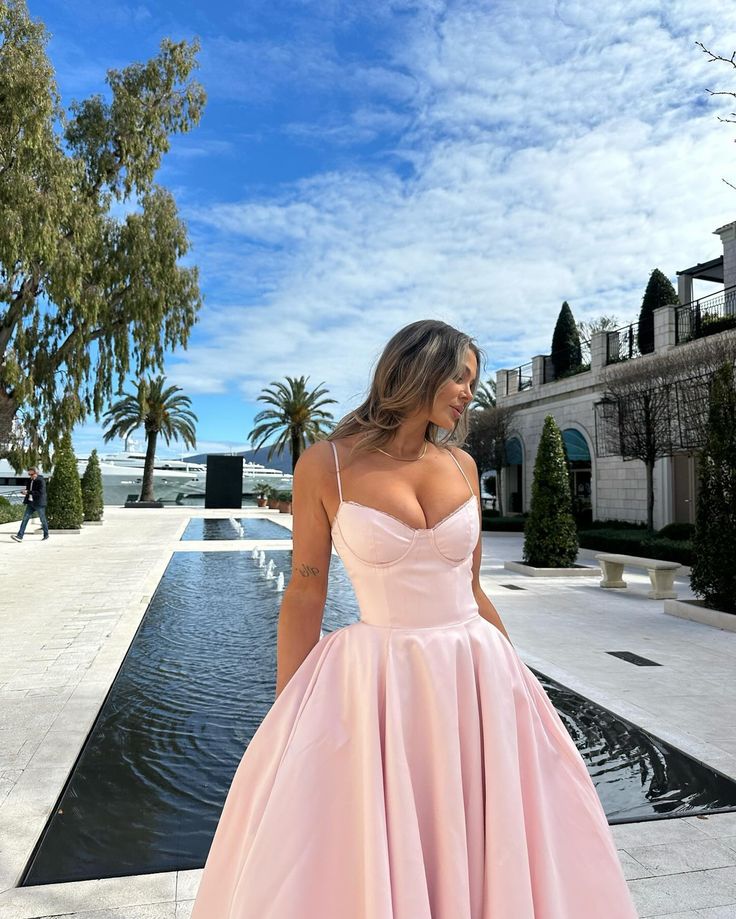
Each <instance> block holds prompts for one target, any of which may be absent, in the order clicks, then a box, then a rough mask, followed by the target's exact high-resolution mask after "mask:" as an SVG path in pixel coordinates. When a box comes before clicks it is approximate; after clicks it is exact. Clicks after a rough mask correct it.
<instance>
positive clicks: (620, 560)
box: [595, 552, 682, 600]
mask: <svg viewBox="0 0 736 919" xmlns="http://www.w3.org/2000/svg"><path fill="white" fill-rule="evenodd" d="M595 559H596V561H597V562H600V565H601V570H602V571H603V580H602V581H601V582H600V584H601V587H626V581H624V579H623V573H624V565H628V566H629V567H630V568H644V569H646V571H647V574H648V575H649V580H650V582H651V584H652V589H651V590H650V591H649V593H648V594H647V596H648V597H649V599H650V600H676V599H677V594H676V593H675V589H674V581H675V574H676V573H677V572H678V571H679V569H680V568H681V567H682V565H680V563H679V562H663V561H662V560H661V559H658V558H638V557H637V556H635V555H613V554H611V553H607V552H602V553H601V554H600V555H596V557H595Z"/></svg>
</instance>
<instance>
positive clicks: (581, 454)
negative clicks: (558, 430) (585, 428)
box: [562, 428, 590, 463]
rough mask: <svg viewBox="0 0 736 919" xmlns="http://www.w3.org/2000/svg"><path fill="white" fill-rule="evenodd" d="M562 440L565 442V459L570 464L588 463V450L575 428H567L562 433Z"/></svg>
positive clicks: (583, 439)
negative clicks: (576, 462)
mask: <svg viewBox="0 0 736 919" xmlns="http://www.w3.org/2000/svg"><path fill="white" fill-rule="evenodd" d="M562 439H563V440H564V441H565V450H566V451H567V458H568V459H569V460H570V462H571V463H572V462H575V461H576V460H577V461H581V462H586V463H589V462H590V450H589V449H588V444H587V443H586V440H585V438H584V437H583V435H582V434H581V433H580V431H576V430H575V428H567V429H566V430H565V431H563V432H562Z"/></svg>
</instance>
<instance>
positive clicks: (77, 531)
mask: <svg viewBox="0 0 736 919" xmlns="http://www.w3.org/2000/svg"><path fill="white" fill-rule="evenodd" d="M81 532H82V528H81V527H74V529H69V530H52V529H51V528H49V535H51V534H52V533H53V535H54V536H79V534H80V533H81Z"/></svg>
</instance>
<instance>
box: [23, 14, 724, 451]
mask: <svg viewBox="0 0 736 919" xmlns="http://www.w3.org/2000/svg"><path fill="white" fill-rule="evenodd" d="M29 8H30V11H31V13H32V15H34V16H36V17H38V18H40V19H42V20H43V21H44V22H45V23H46V25H47V27H48V29H49V31H50V33H51V40H50V43H49V54H50V57H51V60H52V62H53V64H54V66H55V68H56V72H57V79H58V84H59V89H60V92H61V96H62V100H63V102H64V104H65V105H68V104H69V102H71V100H72V99H75V98H76V99H79V98H84V97H85V96H87V95H89V94H91V93H95V92H104V90H105V82H104V81H105V73H106V70H107V69H108V68H110V67H117V68H120V67H123V66H125V65H126V64H127V63H129V62H131V61H133V60H144V59H146V58H147V57H150V56H151V55H153V54H154V53H155V52H156V50H157V48H158V44H159V42H160V40H161V39H162V38H163V37H164V36H168V37H171V38H174V39H181V38H192V37H194V36H198V37H199V39H200V41H201V43H202V49H201V52H200V55H199V60H200V64H201V66H200V69H199V71H198V79H199V80H200V81H201V82H202V83H203V84H204V86H205V88H206V90H207V93H208V103H207V106H206V109H205V112H204V116H203V119H202V121H201V123H200V125H199V126H198V127H197V128H196V129H195V130H194V131H193V132H192V133H190V134H187V135H184V136H182V137H179V138H177V139H176V140H175V142H174V144H173V147H172V150H171V152H170V154H169V155H168V157H167V159H166V161H165V163H164V165H163V167H162V169H161V172H160V175H159V177H158V179H159V181H160V182H161V183H162V184H164V185H166V186H167V187H169V188H170V189H171V190H172V191H173V192H174V194H175V196H176V199H177V202H178V205H179V208H180V212H181V214H182V216H183V217H184V219H185V220H186V221H187V224H188V226H189V230H190V235H191V239H192V243H193V252H192V259H193V261H195V262H196V263H197V264H198V265H199V268H200V271H201V286H202V290H203V293H204V297H205V305H204V308H203V309H202V311H201V313H200V318H199V322H198V324H197V325H196V326H195V328H194V329H193V332H192V335H191V339H190V345H189V348H188V350H187V351H186V352H184V351H180V352H174V353H173V354H171V355H170V356H169V357H168V359H167V364H166V373H167V376H168V377H169V378H170V379H171V381H172V382H174V383H176V384H178V385H180V386H182V387H183V388H184V389H185V391H186V392H187V393H188V394H189V395H190V396H191V398H192V400H193V407H194V410H195V411H196V413H197V414H198V416H199V419H200V420H199V425H198V437H199V441H198V451H207V450H212V451H215V450H227V449H243V448H246V447H248V446H249V445H248V442H247V433H248V431H249V430H250V429H251V427H252V421H253V416H254V415H255V413H256V412H257V411H259V410H260V409H261V408H262V407H263V406H262V403H259V402H258V401H257V396H258V394H259V393H260V391H261V390H262V388H263V387H264V386H267V385H268V384H269V383H270V382H271V381H273V380H278V379H283V378H284V377H285V376H286V375H287V374H288V375H291V376H300V375H302V374H305V375H308V376H309V378H310V380H309V382H310V384H312V385H314V386H316V385H318V384H320V383H324V384H325V386H326V387H327V388H328V389H329V390H330V395H331V396H332V397H333V398H336V399H337V400H338V404H337V405H333V406H332V409H333V411H334V414H335V419H336V420H337V419H338V418H339V417H341V416H342V414H344V413H345V412H347V411H349V410H350V409H351V408H352V407H354V406H355V405H356V404H357V403H358V402H359V401H360V400H361V399H362V397H363V395H364V393H365V389H366V386H367V383H368V379H369V375H370V372H371V368H372V365H373V363H374V361H375V359H376V358H377V357H378V354H379V353H380V350H381V348H382V346H383V345H384V344H385V342H386V341H387V339H388V338H389V337H390V336H391V335H392V334H393V332H395V331H396V330H397V329H398V328H400V327H401V326H402V325H404V324H406V323H408V322H412V321H414V320H416V319H419V318H429V317H433V318H440V319H443V320H445V321H446V322H449V323H451V324H452V325H455V326H457V327H459V328H462V329H463V330H465V331H467V332H468V333H469V334H471V335H473V336H474V337H475V338H476V339H477V340H478V342H479V344H480V345H481V347H482V348H483V349H484V350H485V351H486V353H487V354H488V365H487V367H486V368H485V369H484V377H486V378H487V377H488V376H490V375H492V374H493V375H495V370H496V369H497V368H501V367H513V366H515V365H518V364H519V363H522V362H525V361H527V360H529V359H530V358H531V356H532V355H534V354H539V353H545V352H547V351H548V350H549V342H550V339H551V336H552V330H553V326H554V322H555V319H556V316H557V313H558V311H559V308H560V304H561V302H562V300H564V299H567V300H568V301H569V302H570V305H571V307H572V309H573V312H574V314H575V316H576V318H577V319H592V318H595V317H597V316H600V315H602V314H609V315H610V314H614V315H616V316H617V317H618V318H619V319H620V320H621V321H622V322H623V321H628V320H630V319H633V318H635V317H636V315H637V313H638V308H639V305H640V302H641V295H642V292H643V290H644V287H645V285H646V281H647V279H648V276H649V273H650V272H651V270H652V268H654V267H659V268H661V269H662V270H663V271H664V272H665V274H667V275H668V276H669V277H670V278H671V279H672V280H673V282H674V281H675V272H676V271H677V270H678V269H682V268H685V267H688V266H689V265H692V264H695V263H696V262H698V261H705V260H707V259H710V258H713V257H714V256H716V255H718V254H719V253H720V243H719V240H718V238H717V237H715V236H713V235H712V232H713V230H715V229H716V227H718V226H721V225H722V224H724V223H727V222H729V221H731V220H733V219H734V218H736V191H733V190H731V189H730V188H729V187H728V186H727V185H725V184H724V183H723V181H722V178H724V177H726V178H729V179H730V180H731V181H734V180H736V150H735V149H734V146H733V142H734V136H735V131H734V128H733V126H729V125H725V124H721V123H719V122H718V120H717V115H718V114H721V115H725V114H727V111H728V105H727V101H728V100H727V99H726V98H725V97H721V98H720V99H718V98H715V99H712V98H710V97H709V96H708V95H707V93H706V87H709V88H711V89H733V88H734V87H733V85H727V84H728V81H729V80H730V81H731V83H733V79H732V72H731V71H729V70H728V69H727V68H726V67H723V66H721V67H720V68H719V65H715V64H710V63H708V61H707V58H706V57H705V55H704V54H703V53H702V52H701V51H700V50H699V49H698V48H697V47H696V45H695V41H696V40H699V41H702V42H704V43H705V44H706V45H707V46H709V47H712V48H714V49H716V50H719V51H720V53H722V54H728V55H730V54H731V52H732V51H733V50H734V48H736V7H734V6H733V5H732V4H723V3H722V0H665V2H653V0H649V2H647V0H611V2H602V0H589V2H566V0H558V2H552V0H550V2H542V0H527V2H525V3H518V2H507V0H501V2H494V3H489V2H483V3H480V2H447V3H445V2H439V0H421V2H398V0H397V2H390V0H374V2H367V3H366V2H353V0H345V2H340V0H303V2H299V0H292V2H284V0H256V2H247V3H219V2H216V3H212V2H208V3H206V4H205V3H203V2H200V3H195V2H182V0H178V2H166V0H160V2H157V3H155V4H154V3H132V4H126V3H114V2H109V0H97V2H94V3H93V2H88V0H63V2H62V0H30V2H29ZM708 289H709V288H708V287H707V286H703V288H702V289H701V290H700V292H701V293H706V292H707V291H708ZM696 295H697V291H696ZM75 446H76V448H77V450H78V452H80V453H81V452H85V451H87V450H88V449H91V447H93V446H97V447H102V440H101V431H100V427H99V425H97V424H95V423H93V422H91V423H88V424H85V425H83V426H81V427H80V428H78V429H77V431H76V432H75ZM113 446H116V445H113ZM103 449H105V450H108V449H111V447H109V446H105V447H104V448H103ZM163 452H170V453H171V454H177V453H178V448H177V447H176V446H173V447H172V448H171V450H170V451H165V450H162V453H163Z"/></svg>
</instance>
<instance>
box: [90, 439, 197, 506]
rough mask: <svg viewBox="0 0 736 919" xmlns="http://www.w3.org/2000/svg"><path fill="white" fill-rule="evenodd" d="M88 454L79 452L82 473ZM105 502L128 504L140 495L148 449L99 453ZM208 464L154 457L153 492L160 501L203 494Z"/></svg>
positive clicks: (176, 499)
mask: <svg viewBox="0 0 736 919" xmlns="http://www.w3.org/2000/svg"><path fill="white" fill-rule="evenodd" d="M87 459H88V457H86V456H85V457H80V456H77V468H78V469H79V474H80V476H81V475H82V474H83V473H84V470H85V469H86V468H87ZM98 459H99V461H100V472H101V473H102V488H103V491H104V495H105V504H125V502H126V501H128V500H134V501H135V500H137V499H138V498H139V497H140V493H141V485H142V483H143V466H144V463H145V461H146V454H145V453H138V452H135V451H130V450H125V451H122V452H120V453H102V454H98ZM206 476H207V467H206V466H205V465H204V464H203V463H192V462H189V461H188V460H180V459H162V458H160V457H155V458H154V463H153V493H154V495H155V497H156V500H157V501H166V502H172V501H179V500H181V499H182V498H192V497H204V489H205V479H206Z"/></svg>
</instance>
